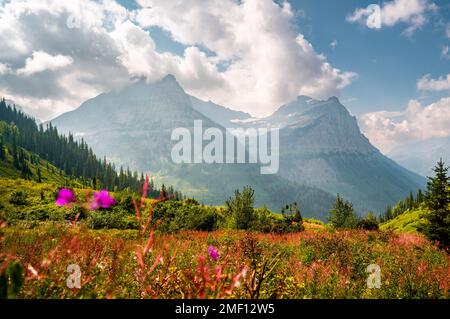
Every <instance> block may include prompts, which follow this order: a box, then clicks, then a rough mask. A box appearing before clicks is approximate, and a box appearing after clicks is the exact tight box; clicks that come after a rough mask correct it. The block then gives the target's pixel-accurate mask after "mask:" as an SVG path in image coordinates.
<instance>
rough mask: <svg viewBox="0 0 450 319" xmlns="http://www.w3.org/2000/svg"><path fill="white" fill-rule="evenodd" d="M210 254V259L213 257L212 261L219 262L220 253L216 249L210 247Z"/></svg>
mask: <svg viewBox="0 0 450 319" xmlns="http://www.w3.org/2000/svg"><path fill="white" fill-rule="evenodd" d="M208 253H209V257H211V259H212V260H214V261H217V260H219V251H218V250H217V249H216V248H214V246H212V245H211V246H209V247H208Z"/></svg>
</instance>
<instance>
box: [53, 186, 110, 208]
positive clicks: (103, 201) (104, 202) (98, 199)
mask: <svg viewBox="0 0 450 319" xmlns="http://www.w3.org/2000/svg"><path fill="white" fill-rule="evenodd" d="M76 201H77V200H76V197H75V194H74V192H73V191H72V190H71V189H68V188H62V189H61V190H60V191H59V192H58V197H57V198H56V205H58V206H70V205H71V204H72V203H75V202H76ZM115 204H116V200H115V199H114V197H113V196H112V195H110V194H109V192H108V191H106V190H101V191H99V192H94V196H93V197H92V200H91V201H90V203H89V207H90V209H91V210H97V209H100V208H105V209H106V208H110V207H111V206H114V205H115Z"/></svg>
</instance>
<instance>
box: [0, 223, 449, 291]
mask: <svg viewBox="0 0 450 319" xmlns="http://www.w3.org/2000/svg"><path fill="white" fill-rule="evenodd" d="M307 226H308V225H307ZM0 234H1V236H2V238H1V242H0V245H1V246H0V248H1V250H0V254H1V255H0V265H1V267H7V266H8V265H11V264H14V265H15V266H14V267H15V268H14V267H11V269H19V273H20V269H22V268H21V267H23V270H24V273H25V281H24V283H23V286H22V288H21V289H20V291H19V292H18V294H17V297H18V298H296V299H303V298H449V288H450V283H449V278H450V259H449V256H448V254H447V253H445V252H444V251H442V250H439V249H438V248H437V247H435V246H433V245H432V244H431V243H430V242H429V241H427V240H426V239H424V238H423V237H421V236H420V235H417V234H397V233H393V232H385V231H329V230H326V229H325V228H323V227H320V226H317V225H309V227H307V229H306V231H303V232H300V233H294V234H286V235H272V234H259V233H246V232H241V231H225V230H222V231H215V232H194V231H183V232H178V233H175V234H161V235H158V234H156V235H154V236H152V235H149V234H147V235H146V236H142V237H141V236H139V235H138V234H137V231H135V230H90V229H87V228H85V227H84V226H83V225H81V226H79V225H70V224H69V223H66V224H62V223H57V222H39V223H30V222H20V223H17V224H15V225H9V226H7V225H6V224H3V227H2V228H1V232H0ZM139 237H141V238H139ZM370 265H372V266H370ZM78 267H79V268H78ZM378 267H379V268H378ZM374 270H375V272H374V273H372V274H371V273H370V272H368V271H374ZM377 270H379V273H377ZM378 274H379V277H378V278H379V282H378V283H377V276H378ZM378 284H379V285H380V286H379V288H376V287H377V285H378ZM374 285H375V287H374ZM371 287H372V288H371Z"/></svg>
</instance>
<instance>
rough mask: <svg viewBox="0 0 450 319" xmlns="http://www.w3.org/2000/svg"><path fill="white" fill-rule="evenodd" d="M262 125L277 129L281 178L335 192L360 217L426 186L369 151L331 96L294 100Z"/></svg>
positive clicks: (356, 128)
mask: <svg viewBox="0 0 450 319" xmlns="http://www.w3.org/2000/svg"><path fill="white" fill-rule="evenodd" d="M263 121H264V123H265V124H266V125H267V124H269V125H273V126H278V127H281V132H280V148H281V149H282V150H283V151H282V152H281V158H280V171H279V174H280V176H282V177H284V178H286V179H289V180H291V181H297V182H302V183H304V184H306V185H309V186H314V187H318V188H320V189H323V190H325V191H327V192H330V193H333V194H335V193H339V194H341V195H342V196H344V197H345V198H347V199H348V200H351V201H352V202H353V204H354V205H355V208H356V209H357V210H358V211H360V212H365V211H367V210H373V211H375V212H381V211H382V210H383V209H384V208H385V207H386V205H387V203H394V202H396V201H398V200H400V199H402V198H404V197H405V196H406V195H407V194H408V193H409V192H410V191H413V192H415V191H416V190H417V189H418V188H420V187H422V186H423V185H424V183H425V180H424V179H423V178H422V177H420V176H418V175H416V174H414V173H412V172H409V171H407V170H406V169H404V168H403V167H401V166H399V165H397V164H396V163H395V162H394V161H392V160H390V159H389V158H387V157H385V156H384V155H382V154H381V153H380V152H379V151H378V150H377V149H376V148H375V147H373V146H372V145H371V144H370V142H369V140H368V139H367V138H366V137H365V136H364V135H363V134H362V133H361V132H360V130H359V127H358V125H357V121H356V119H355V118H354V117H352V116H351V115H350V113H349V112H348V111H347V109H346V108H345V107H344V106H343V105H342V104H341V103H340V102H339V100H338V99H337V98H335V97H332V98H329V99H328V100H326V101H317V100H313V99H311V98H308V97H299V98H298V99H297V100H296V101H294V102H293V103H291V104H289V105H285V106H283V107H281V108H280V109H279V110H278V111H277V112H275V113H274V114H273V115H272V116H271V117H269V118H266V119H264V120H263Z"/></svg>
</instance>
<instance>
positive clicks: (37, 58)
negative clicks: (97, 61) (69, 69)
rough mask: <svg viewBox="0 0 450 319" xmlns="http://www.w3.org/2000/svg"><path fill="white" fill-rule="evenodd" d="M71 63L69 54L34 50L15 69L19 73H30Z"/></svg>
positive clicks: (27, 74) (62, 66)
mask: <svg viewBox="0 0 450 319" xmlns="http://www.w3.org/2000/svg"><path fill="white" fill-rule="evenodd" d="M72 63H73V59H72V58H71V57H70V56H65V55H61V54H58V55H51V54H48V53H46V52H44V51H34V52H33V55H32V56H31V57H29V58H27V59H26V60H25V66H24V67H23V68H22V69H18V70H17V74H20V75H26V76H29V75H32V74H35V73H39V72H43V71H47V70H48V71H55V70H57V69H61V68H64V67H66V66H68V65H71V64H72Z"/></svg>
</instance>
